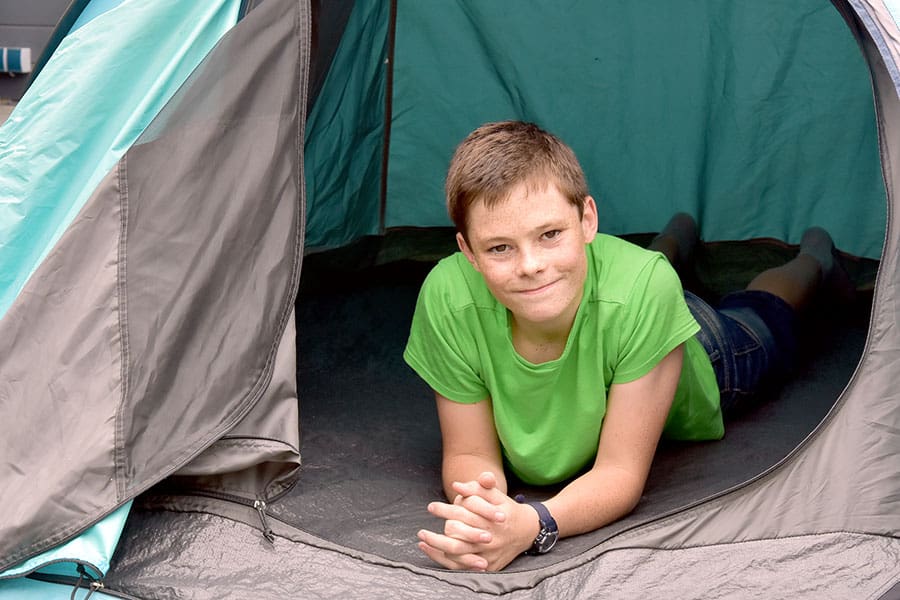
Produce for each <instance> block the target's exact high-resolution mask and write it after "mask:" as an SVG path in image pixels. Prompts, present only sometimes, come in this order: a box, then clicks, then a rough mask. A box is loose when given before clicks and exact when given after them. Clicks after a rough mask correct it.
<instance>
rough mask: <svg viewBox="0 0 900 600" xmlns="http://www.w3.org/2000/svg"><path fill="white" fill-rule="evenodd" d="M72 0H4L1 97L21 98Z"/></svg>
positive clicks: (1, 13)
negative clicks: (32, 71) (36, 0)
mask: <svg viewBox="0 0 900 600" xmlns="http://www.w3.org/2000/svg"><path fill="white" fill-rule="evenodd" d="M69 4H70V0H41V1H40V2H29V1H26V0H12V1H5V2H0V99H3V100H13V101H15V100H18V99H19V98H21V97H22V94H24V93H25V89H26V87H27V85H28V79H29V74H30V73H31V70H32V68H33V66H34V64H35V63H36V62H37V61H38V59H39V58H40V56H41V53H42V52H43V51H44V47H45V46H46V45H47V42H48V41H49V39H50V36H51V35H52V34H53V30H54V28H55V27H56V24H57V22H58V21H59V19H60V17H61V16H62V15H63V13H64V12H65V10H66V7H67V6H68V5H69Z"/></svg>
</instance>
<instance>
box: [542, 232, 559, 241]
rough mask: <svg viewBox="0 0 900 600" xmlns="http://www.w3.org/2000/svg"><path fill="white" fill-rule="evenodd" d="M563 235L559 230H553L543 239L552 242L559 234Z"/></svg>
mask: <svg viewBox="0 0 900 600" xmlns="http://www.w3.org/2000/svg"><path fill="white" fill-rule="evenodd" d="M561 233H562V231H560V230H559V229H551V230H550V231H545V232H544V233H543V235H542V237H543V238H544V239H545V240H552V239H554V238H558V237H559V234H561Z"/></svg>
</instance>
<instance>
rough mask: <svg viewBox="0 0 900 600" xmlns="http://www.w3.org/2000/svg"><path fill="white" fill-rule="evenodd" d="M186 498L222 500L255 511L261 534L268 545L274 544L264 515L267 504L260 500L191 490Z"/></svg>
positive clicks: (267, 520) (266, 516)
mask: <svg viewBox="0 0 900 600" xmlns="http://www.w3.org/2000/svg"><path fill="white" fill-rule="evenodd" d="M185 495H186V496H203V497H206V498H213V499H215V500H224V501H226V502H234V503H235V504H240V505H242V506H247V507H249V508H252V509H254V510H255V511H256V514H257V516H258V517H259V522H260V525H261V526H262V534H263V537H264V538H266V539H267V540H269V542H270V543H272V544H274V543H275V532H274V531H272V527H271V526H269V518H268V515H267V514H266V509H267V508H268V504H267V503H266V501H265V500H263V499H262V498H256V499H254V500H250V499H248V498H244V497H242V496H237V495H235V494H227V493H225V492H212V491H207V490H191V491H190V493H188V494H185Z"/></svg>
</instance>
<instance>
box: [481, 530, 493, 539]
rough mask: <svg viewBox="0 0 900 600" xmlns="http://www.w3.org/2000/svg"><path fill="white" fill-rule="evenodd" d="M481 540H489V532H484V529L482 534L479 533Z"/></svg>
mask: <svg viewBox="0 0 900 600" xmlns="http://www.w3.org/2000/svg"><path fill="white" fill-rule="evenodd" d="M481 541H482V542H489V541H491V534H489V533H488V532H486V531H485V532H484V533H482V534H481Z"/></svg>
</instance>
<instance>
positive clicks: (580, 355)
mask: <svg viewBox="0 0 900 600" xmlns="http://www.w3.org/2000/svg"><path fill="white" fill-rule="evenodd" d="M446 192H447V202H448V209H449V212H450V216H451V218H452V219H453V222H454V224H455V226H456V229H457V235H456V238H457V243H458V245H459V248H460V251H461V252H460V253H457V254H455V255H453V256H450V257H448V258H446V259H444V260H442V261H441V262H440V263H439V264H438V265H437V266H436V267H435V269H434V270H433V271H432V272H431V273H430V274H429V276H428V278H427V279H426V281H425V283H424V284H423V287H422V290H421V292H420V296H419V301H418V304H417V307H416V313H415V316H414V318H413V324H412V328H411V332H410V338H409V342H408V345H407V348H406V351H405V352H404V358H405V360H406V361H407V363H408V364H409V365H410V366H411V367H412V368H413V369H414V370H416V372H417V373H418V374H419V375H420V376H421V377H422V378H423V379H424V380H425V381H426V382H427V383H428V384H429V385H430V386H431V387H432V389H433V390H434V393H435V397H436V400H437V409H438V417H439V420H440V426H441V434H442V439H443V465H442V481H443V484H444V491H445V494H446V495H447V498H448V499H449V500H450V502H449V503H443V502H433V503H431V504H429V507H428V510H429V511H430V512H431V513H432V514H434V515H435V516H437V517H439V518H441V519H444V520H445V524H444V530H443V533H436V532H431V531H427V530H422V531H420V532H419V538H420V542H419V547H420V548H421V550H422V551H423V552H425V554H427V555H428V556H429V557H430V558H431V559H433V560H434V561H435V562H437V563H439V564H441V565H442V566H444V567H446V568H450V569H474V570H499V569H502V568H503V567H504V566H506V565H507V564H508V563H509V562H511V561H512V560H513V559H514V558H516V557H517V556H519V555H520V554H522V553H523V552H530V553H544V552H547V551H549V550H550V549H551V548H552V547H553V544H554V543H555V541H556V539H557V538H558V537H565V536H571V535H577V534H580V533H585V532H588V531H592V530H594V529H597V528H599V527H602V526H603V525H606V524H607V523H610V522H612V521H614V520H616V519H619V518H621V517H622V516H624V515H626V514H628V513H629V512H630V511H631V510H632V509H633V508H634V506H635V505H636V504H637V502H638V500H639V499H640V496H641V492H642V490H643V488H644V484H645V482H646V479H647V474H648V472H649V469H650V464H651V461H652V459H653V455H654V452H655V450H656V446H657V443H658V441H659V438H660V436H661V435H662V434H663V433H664V432H665V434H666V435H667V436H669V437H672V438H675V439H694V440H705V439H719V438H721V437H722V435H723V434H724V426H723V421H722V407H723V406H725V407H726V408H727V404H729V403H733V402H737V401H739V399H740V396H741V395H743V394H745V393H747V392H748V391H751V392H752V389H753V388H755V387H758V386H759V385H760V384H761V383H762V382H764V381H765V380H766V379H767V378H768V377H769V376H770V375H771V374H772V373H775V372H777V371H778V370H779V369H782V368H783V367H784V366H785V365H786V363H787V362H788V360H789V357H790V356H791V352H792V346H793V344H794V339H793V335H794V334H793V318H794V313H795V311H797V310H799V309H801V308H802V306H803V305H804V304H805V303H806V302H807V301H808V300H809V298H810V297H811V294H812V293H813V292H814V291H815V289H816V287H817V286H818V284H819V282H820V281H821V280H822V279H823V278H824V277H825V276H826V275H827V274H828V272H829V271H830V270H831V265H832V251H833V245H832V243H831V238H830V237H829V236H828V234H827V233H825V232H824V230H821V229H811V230H809V231H808V232H807V233H806V234H804V239H803V243H802V244H801V253H800V254H799V255H798V256H797V257H796V258H795V259H794V260H792V261H791V262H790V263H788V264H786V265H784V266H782V267H779V268H778V269H773V270H771V271H767V272H764V273H762V274H760V276H758V277H757V278H756V279H754V281H753V282H751V284H750V286H748V291H745V292H740V293H738V294H735V295H733V296H729V297H726V300H725V304H726V306H724V307H721V310H719V311H716V310H713V309H712V308H710V307H709V306H708V305H705V304H704V303H703V302H702V301H701V300H699V299H698V298H696V297H694V296H691V295H690V294H688V295H687V302H686V295H685V293H684V292H683V291H682V287H681V283H680V281H679V279H678V276H677V274H676V272H675V270H674V269H673V267H672V265H676V266H677V265H678V264H680V263H683V262H684V261H685V260H688V259H689V258H690V253H691V248H692V247H693V244H694V243H696V241H697V233H696V226H695V224H694V221H693V219H691V218H690V217H689V216H687V215H683V214H682V215H676V217H674V218H673V219H672V220H671V221H670V222H669V224H668V225H667V226H666V228H665V229H664V230H663V232H662V234H660V236H658V237H657V238H656V239H655V240H654V242H653V243H652V244H651V248H652V250H657V251H658V252H654V251H648V250H644V249H642V248H639V247H637V246H634V245H632V244H629V243H627V242H625V241H623V240H620V239H618V238H615V237H612V236H607V235H602V234H598V233H597V221H598V217H597V207H596V204H595V202H594V200H593V198H591V196H590V195H589V194H588V190H587V185H586V182H585V178H584V175H583V172H582V170H581V167H580V165H579V164H578V161H577V159H576V158H575V155H574V153H573V152H572V150H571V149H570V148H568V147H567V146H566V145H565V144H563V143H562V142H561V141H560V140H559V139H557V138H556V137H554V136H553V135H551V134H549V133H547V132H545V131H543V130H541V129H539V128H538V127H537V126H535V125H533V124H528V123H522V122H517V121H507V122H501V123H490V124H487V125H484V126H482V127H480V128H478V129H477V130H475V131H474V132H473V133H471V134H470V135H469V136H468V137H467V138H466V139H465V140H464V141H463V142H462V143H461V144H460V146H459V147H458V148H457V150H456V153H455V155H454V157H453V159H452V161H451V164H450V168H449V172H448V175H447V182H446ZM667 259H668V260H667ZM670 263H671V264H670ZM688 303H690V305H691V308H689V307H688ZM692 312H693V315H692ZM695 316H696V319H695ZM697 320H700V321H701V323H703V327H702V328H701V326H700V325H698V323H697ZM748 330H749V332H748ZM736 350H739V351H736ZM737 355H740V356H741V357H745V358H746V357H749V358H748V359H747V360H742V359H739V358H736V356H737ZM714 363H715V365H714ZM504 465H505V466H506V468H508V469H510V471H511V472H512V473H514V474H515V475H516V476H517V477H518V478H519V479H521V480H522V481H524V482H526V483H529V484H534V485H548V484H553V483H559V482H563V481H569V483H568V484H567V485H565V487H563V488H562V490H561V491H560V492H559V493H558V494H556V495H555V496H553V497H552V498H550V499H549V500H547V501H545V502H543V503H540V502H530V503H523V502H517V501H516V500H515V499H513V498H510V497H509V496H508V495H507V493H506V492H507V486H506V478H505V475H504Z"/></svg>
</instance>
